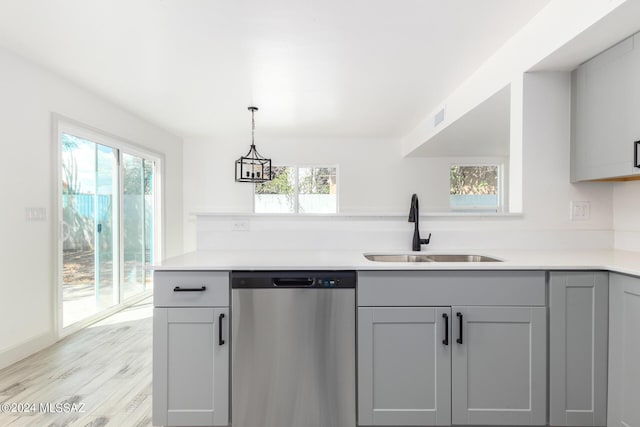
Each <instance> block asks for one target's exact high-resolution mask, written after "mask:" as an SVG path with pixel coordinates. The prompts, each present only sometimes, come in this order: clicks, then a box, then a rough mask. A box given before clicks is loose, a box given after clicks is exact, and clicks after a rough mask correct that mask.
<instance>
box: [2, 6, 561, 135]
mask: <svg viewBox="0 0 640 427" xmlns="http://www.w3.org/2000/svg"><path fill="white" fill-rule="evenodd" d="M549 1H550V0H262V1H259V0H226V1H223V0H95V1H87V0H2V1H1V2H0V45H1V46H4V47H6V48H8V49H10V50H13V51H15V52H17V53H18V54H20V55H22V56H24V57H26V58H28V59H31V60H33V61H34V62H36V63H38V64H40V65H42V66H44V67H45V68H48V69H51V70H54V71H55V72H57V73H59V74H60V75H62V76H64V77H66V78H68V79H69V80H71V81H73V82H76V83H77V84H79V85H81V86H83V87H85V88H87V89H89V90H91V91H93V92H95V93H97V94H99V95H101V96H103V97H105V98H107V99H109V100H111V101H112V102H114V103H115V104H118V105H120V106H122V107H124V108H125V109H127V110H130V111H132V112H134V113H136V114H137V115H139V116H141V117H143V118H145V119H147V120H149V121H151V122H153V123H155V124H157V125H159V126H161V127H163V128H165V129H167V130H170V131H172V132H174V133H176V134H178V135H181V136H184V137H189V136H215V135H226V134H229V133H236V132H238V130H239V129H241V130H246V129H248V128H249V123H250V114H249V112H247V110H246V107H247V106H248V105H250V104H255V105H257V106H258V107H260V111H259V112H258V113H257V115H256V122H257V125H256V126H257V132H259V133H263V134H269V135H283V136H285V135H288V136H291V135H295V136H309V135H313V136H333V135H339V136H376V137H399V136H403V135H405V134H406V133H407V132H408V131H409V130H411V129H412V128H413V127H414V126H415V125H416V124H417V123H418V121H419V120H420V119H422V118H424V117H425V116H426V115H427V114H428V113H430V112H431V111H432V110H433V109H435V108H436V107H437V106H438V103H439V102H441V101H442V100H443V99H444V98H445V97H446V96H447V95H448V94H449V93H451V92H452V91H453V90H454V89H455V88H456V87H457V86H459V85H460V84H461V83H462V82H463V81H464V79H465V78H466V77H468V76H469V75H470V74H471V73H472V72H473V71H474V70H475V69H477V68H478V67H479V66H480V64H481V63H482V62H483V61H484V60H485V59H486V58H488V57H489V56H490V55H491V54H492V53H493V52H495V51H496V50H497V49H499V48H500V47H501V46H502V45H503V44H504V43H505V41H506V40H508V39H509V38H510V37H511V36H512V35H513V34H515V33H516V32H517V31H518V30H519V29H520V28H521V27H522V26H523V25H525V24H526V23H527V22H528V21H529V20H530V19H531V18H532V17H533V16H534V15H535V14H536V13H537V12H538V11H539V10H540V9H541V8H542V7H544V6H545V5H546V4H547V3H548V2H549Z"/></svg>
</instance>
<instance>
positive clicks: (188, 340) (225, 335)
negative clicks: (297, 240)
mask: <svg viewBox="0 0 640 427" xmlns="http://www.w3.org/2000/svg"><path fill="white" fill-rule="evenodd" d="M154 305H155V308H154V311H153V425H156V426H158V425H161V426H226V425H228V424H229V307H228V306H229V273H228V272H184V271H183V272H170V271H158V272H156V273H155V277H154ZM213 305H218V306H215V307H214V306H213Z"/></svg>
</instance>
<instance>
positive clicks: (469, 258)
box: [364, 254, 502, 262]
mask: <svg viewBox="0 0 640 427" xmlns="http://www.w3.org/2000/svg"><path fill="white" fill-rule="evenodd" d="M364 257H365V258H366V259H368V260H369V261H377V262H502V260H500V259H496V258H492V257H488V256H484V255H467V254H424V255H418V254H365V256H364Z"/></svg>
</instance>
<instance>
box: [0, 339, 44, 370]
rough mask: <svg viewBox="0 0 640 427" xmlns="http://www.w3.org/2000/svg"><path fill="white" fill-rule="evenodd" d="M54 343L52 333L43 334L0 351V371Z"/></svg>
mask: <svg viewBox="0 0 640 427" xmlns="http://www.w3.org/2000/svg"><path fill="white" fill-rule="evenodd" d="M55 342H56V340H55V338H54V336H53V333H52V332H45V333H44V334H40V335H38V336H36V337H34V338H31V339H29V340H27V341H23V342H21V343H19V344H17V345H14V346H13V347H9V348H6V349H2V350H0V369H4V368H6V367H7V366H10V365H13V364H14V363H16V362H18V361H20V360H22V359H24V358H25V357H28V356H31V355H32V354H34V353H37V352H39V351H40V350H43V349H45V348H47V347H49V346H50V345H52V344H54V343H55Z"/></svg>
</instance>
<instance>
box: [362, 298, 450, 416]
mask: <svg viewBox="0 0 640 427" xmlns="http://www.w3.org/2000/svg"><path fill="white" fill-rule="evenodd" d="M450 318H451V309H450V308H449V307H361V308H359V309H358V385H359V387H358V420H359V421H358V423H359V424H360V425H371V426H374V425H382V426H391V425H395V426H398V425H402V426H421V425H450V424H451V346H452V343H451V340H450V334H449V330H450Z"/></svg>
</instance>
